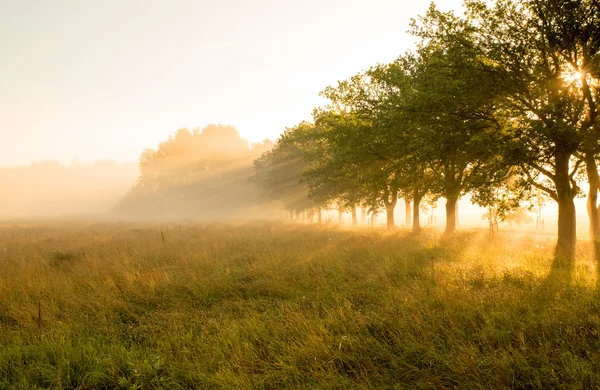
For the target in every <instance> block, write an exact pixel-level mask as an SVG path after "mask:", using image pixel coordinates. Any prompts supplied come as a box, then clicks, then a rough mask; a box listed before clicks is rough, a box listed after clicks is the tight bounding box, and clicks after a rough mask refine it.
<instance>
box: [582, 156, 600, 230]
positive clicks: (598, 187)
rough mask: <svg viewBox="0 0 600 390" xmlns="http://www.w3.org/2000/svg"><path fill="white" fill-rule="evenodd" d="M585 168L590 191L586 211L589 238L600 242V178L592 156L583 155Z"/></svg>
mask: <svg viewBox="0 0 600 390" xmlns="http://www.w3.org/2000/svg"><path fill="white" fill-rule="evenodd" d="M585 168H586V171H587V177H588V183H589V185H590V190H589V192H588V203H587V211H588V216H589V218H590V236H591V238H592V239H593V240H595V241H599V240H600V216H599V215H598V191H600V177H599V176H598V166H597V164H596V159H595V158H594V155H593V154H591V153H589V154H586V155H585Z"/></svg>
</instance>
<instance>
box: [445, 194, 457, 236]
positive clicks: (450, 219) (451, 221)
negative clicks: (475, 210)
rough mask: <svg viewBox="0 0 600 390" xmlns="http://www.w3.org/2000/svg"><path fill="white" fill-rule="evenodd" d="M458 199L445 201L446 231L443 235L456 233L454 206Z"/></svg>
mask: <svg viewBox="0 0 600 390" xmlns="http://www.w3.org/2000/svg"><path fill="white" fill-rule="evenodd" d="M457 203H458V197H449V198H448V199H446V230H445V231H444V234H452V233H454V232H455V231H456V204H457Z"/></svg>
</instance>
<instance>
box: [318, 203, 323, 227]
mask: <svg viewBox="0 0 600 390" xmlns="http://www.w3.org/2000/svg"><path fill="white" fill-rule="evenodd" d="M317 222H318V223H319V225H321V224H322V223H323V210H321V208H320V207H319V208H318V209H317Z"/></svg>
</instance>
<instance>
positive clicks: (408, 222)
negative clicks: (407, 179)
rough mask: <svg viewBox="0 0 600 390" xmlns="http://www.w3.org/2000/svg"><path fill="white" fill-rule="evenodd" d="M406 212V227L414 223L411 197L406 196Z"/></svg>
mask: <svg viewBox="0 0 600 390" xmlns="http://www.w3.org/2000/svg"><path fill="white" fill-rule="evenodd" d="M404 213H405V214H406V227H407V228H408V227H409V226H410V225H412V212H411V210H410V199H408V198H404Z"/></svg>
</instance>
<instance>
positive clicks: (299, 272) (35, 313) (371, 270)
mask: <svg viewBox="0 0 600 390" xmlns="http://www.w3.org/2000/svg"><path fill="white" fill-rule="evenodd" d="M552 250H553V239H552V238H551V237H540V236H535V235H533V234H532V235H522V234H517V233H509V232H501V234H500V235H498V236H497V237H496V238H494V239H491V238H489V237H488V236H487V234H486V233H485V232H478V231H464V232H460V233H458V234H456V235H454V236H452V237H444V236H443V235H441V233H440V232H439V231H436V230H425V231H423V232H422V234H419V235H412V234H410V233H409V232H408V231H402V230H398V231H395V232H386V231H383V230H380V229H367V228H364V229H356V230H351V229H341V228H335V227H319V226H306V225H293V224H278V223H246V224H243V223H240V224H233V223H231V224H195V223H191V222H186V223H181V224H172V223H171V224H140V223H82V222H76V223H58V222H57V223H36V224H18V225H16V224H15V225H13V224H4V225H0V388H1V389H11V388H15V389H29V388H31V389H39V388H56V389H103V388H105V389H106V388H108V389H113V388H115V389H160V388H164V389H190V388H199V389H213V388H214V389H220V388H223V389H235V388H239V389H253V388H257V389H279V388H302V389H306V388H309V389H310V388H316V389H353V388H356V389H363V388H364V389H369V388H394V389H403V388H406V389H420V388H422V389H430V388H436V389H437V388H599V387H600V370H598V367H600V299H599V298H600V294H599V291H598V286H597V282H596V279H597V271H596V263H595V261H594V259H593V258H594V256H593V251H592V248H591V245H590V244H589V243H586V242H581V243H580V244H579V247H578V257H577V265H576V268H575V270H574V271H573V272H572V273H571V274H558V275H557V274H555V273H551V272H550V271H551V263H552Z"/></svg>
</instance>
